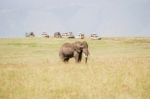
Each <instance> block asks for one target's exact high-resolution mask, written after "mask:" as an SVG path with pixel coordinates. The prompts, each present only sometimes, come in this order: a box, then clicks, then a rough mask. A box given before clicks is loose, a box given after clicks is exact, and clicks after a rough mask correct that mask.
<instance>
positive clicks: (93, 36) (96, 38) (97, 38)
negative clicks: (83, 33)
mask: <svg viewBox="0 0 150 99" xmlns="http://www.w3.org/2000/svg"><path fill="white" fill-rule="evenodd" d="M90 38H91V39H93V40H101V38H100V37H99V36H98V35H97V34H96V33H93V34H91V36H90Z"/></svg>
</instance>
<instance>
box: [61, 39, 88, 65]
mask: <svg viewBox="0 0 150 99" xmlns="http://www.w3.org/2000/svg"><path fill="white" fill-rule="evenodd" d="M82 54H84V56H85V63H87V57H88V55H89V51H88V44H87V42H86V41H83V42H80V41H76V42H74V43H64V44H63V45H62V46H61V48H60V51H59V56H60V58H61V59H62V61H63V62H68V61H69V59H70V58H72V57H74V58H75V62H76V63H79V62H81V60H82Z"/></svg>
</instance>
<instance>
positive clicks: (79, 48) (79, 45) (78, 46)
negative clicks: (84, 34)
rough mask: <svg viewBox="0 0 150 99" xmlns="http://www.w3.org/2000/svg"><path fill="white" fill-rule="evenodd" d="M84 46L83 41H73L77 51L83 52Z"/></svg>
mask: <svg viewBox="0 0 150 99" xmlns="http://www.w3.org/2000/svg"><path fill="white" fill-rule="evenodd" d="M83 47H84V46H83V44H82V43H81V42H75V43H73V48H74V50H75V51H77V52H81V51H82V49H83Z"/></svg>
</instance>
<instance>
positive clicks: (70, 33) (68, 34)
mask: <svg viewBox="0 0 150 99" xmlns="http://www.w3.org/2000/svg"><path fill="white" fill-rule="evenodd" d="M62 37H63V38H75V36H74V35H73V33H72V32H65V33H62Z"/></svg>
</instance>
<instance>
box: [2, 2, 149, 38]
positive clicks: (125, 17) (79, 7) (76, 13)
mask: <svg viewBox="0 0 150 99" xmlns="http://www.w3.org/2000/svg"><path fill="white" fill-rule="evenodd" d="M57 31H58V32H61V33H62V32H73V33H74V34H77V33H79V32H83V33H85V34H86V35H89V34H91V33H97V34H98V35H99V36H108V37H111V36H130V37H132V36H133V37H135V36H136V37H137V36H138V37H139V36H142V37H143V36H146V37H147V36H148V37H149V36H150V0H0V37H24V35H25V33H26V32H34V33H35V35H40V34H42V33H43V32H47V33H48V34H50V35H53V33H54V32H57Z"/></svg>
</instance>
